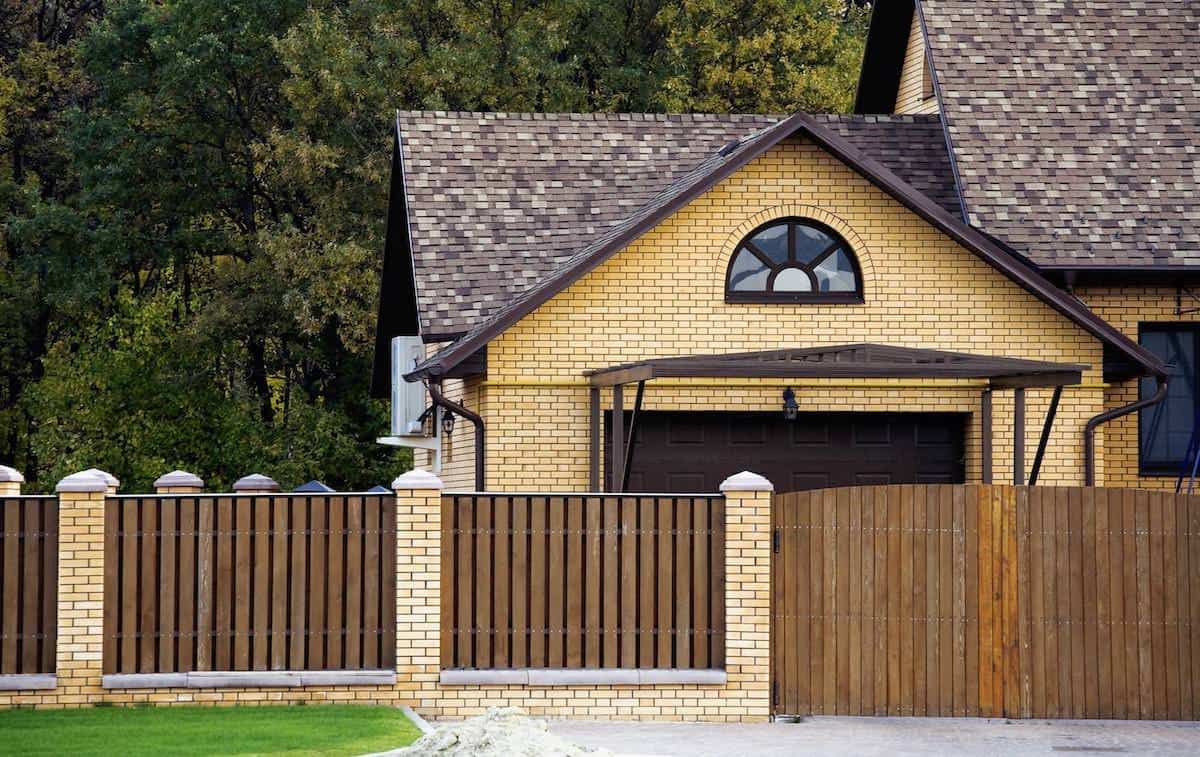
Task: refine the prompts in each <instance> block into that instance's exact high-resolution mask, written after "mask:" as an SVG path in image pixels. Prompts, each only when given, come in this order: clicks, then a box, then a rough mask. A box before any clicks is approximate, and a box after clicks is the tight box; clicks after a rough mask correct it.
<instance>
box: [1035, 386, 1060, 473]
mask: <svg viewBox="0 0 1200 757" xmlns="http://www.w3.org/2000/svg"><path fill="white" fill-rule="evenodd" d="M1062 390H1063V388H1062V386H1061V385H1060V386H1056V387H1054V395H1053V396H1052V397H1050V409H1049V410H1047V411H1046V422H1045V423H1043V424H1042V438H1041V439H1038V448H1037V454H1035V455H1034V456H1033V470H1032V471H1030V472H1029V485H1030V486H1036V485H1037V480H1038V473H1040V472H1041V470H1042V457H1044V456H1045V454H1046V445H1047V444H1049V443H1050V429H1051V428H1052V427H1053V426H1054V416H1055V415H1057V414H1058V401H1059V400H1060V399H1062Z"/></svg>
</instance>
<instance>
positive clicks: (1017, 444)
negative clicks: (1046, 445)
mask: <svg viewBox="0 0 1200 757" xmlns="http://www.w3.org/2000/svg"><path fill="white" fill-rule="evenodd" d="M1024 483H1025V390H1024V389H1014V390H1013V485H1015V486H1020V485H1022V484H1024Z"/></svg>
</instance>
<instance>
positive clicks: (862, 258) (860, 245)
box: [713, 204, 875, 302]
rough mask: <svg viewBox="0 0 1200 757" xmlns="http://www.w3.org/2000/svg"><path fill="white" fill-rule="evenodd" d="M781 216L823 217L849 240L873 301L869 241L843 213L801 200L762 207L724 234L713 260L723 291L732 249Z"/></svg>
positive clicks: (865, 294) (867, 299)
mask: <svg viewBox="0 0 1200 757" xmlns="http://www.w3.org/2000/svg"><path fill="white" fill-rule="evenodd" d="M779 218H811V219H812V220H814V221H820V222H821V223H823V224H825V225H826V226H828V227H829V228H831V229H833V230H834V231H836V232H837V233H838V234H841V236H842V238H843V239H845V240H846V241H847V242H849V243H850V248H851V252H853V253H854V256H855V257H856V258H858V269H859V271H860V272H861V273H862V289H863V300H864V301H865V302H870V300H871V291H872V286H871V283H872V281H873V279H874V275H875V269H874V266H873V265H872V262H871V250H870V248H869V247H868V246H867V243H866V242H865V241H864V240H863V238H862V237H860V236H859V235H858V233H857V232H855V231H854V229H853V227H851V226H850V224H849V223H847V222H846V221H845V220H844V219H842V218H841V217H840V216H838V215H835V214H834V213H830V212H829V211H828V210H825V209H824V208H819V207H817V206H815V205H798V204H787V205H776V206H774V207H771V208H766V209H765V210H760V211H759V212H757V213H755V214H754V215H752V216H750V217H749V218H747V219H746V220H745V221H742V222H741V223H740V224H738V226H737V227H736V228H734V230H733V231H731V232H730V233H729V236H727V237H726V238H725V242H724V243H723V244H722V245H721V254H720V255H718V256H717V259H716V261H715V263H714V264H713V273H714V274H715V275H716V276H717V278H718V279H719V281H720V282H721V292H722V294H723V293H724V291H725V272H726V271H727V270H728V269H729V261H730V259H731V258H732V257H733V252H734V250H735V249H737V246H738V244H739V243H740V242H741V241H742V240H743V239H745V238H746V235H747V234H749V233H750V232H751V231H753V230H754V229H756V228H758V227H759V226H762V225H763V224H764V223H767V222H769V221H774V220H776V219H779Z"/></svg>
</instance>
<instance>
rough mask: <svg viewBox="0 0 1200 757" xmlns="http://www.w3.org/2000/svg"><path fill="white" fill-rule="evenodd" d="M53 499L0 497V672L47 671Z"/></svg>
mask: <svg viewBox="0 0 1200 757" xmlns="http://www.w3.org/2000/svg"><path fill="white" fill-rule="evenodd" d="M57 607H58V499H57V498H55V497H0V675H4V674H10V673H53V672H54V656H55V639H56V637H57V627H58V621H57V617H56V614H57V612H58V610H57Z"/></svg>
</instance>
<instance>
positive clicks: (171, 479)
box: [154, 470, 204, 489]
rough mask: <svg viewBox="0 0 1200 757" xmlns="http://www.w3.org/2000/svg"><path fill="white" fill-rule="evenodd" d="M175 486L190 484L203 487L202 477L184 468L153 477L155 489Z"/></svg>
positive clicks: (198, 487) (199, 487) (197, 487)
mask: <svg viewBox="0 0 1200 757" xmlns="http://www.w3.org/2000/svg"><path fill="white" fill-rule="evenodd" d="M176 486H185V487H186V486H190V487H194V488H196V489H203V488H204V479H202V478H200V477H199V476H197V475H196V474H195V473H188V472H187V471H185V470H173V471H171V472H170V473H164V474H163V475H161V476H159V477H158V478H156V479H154V488H155V489H168V488H172V487H176Z"/></svg>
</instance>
